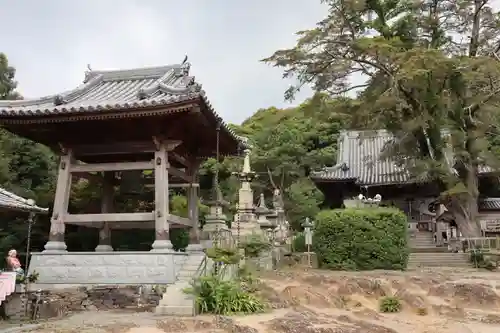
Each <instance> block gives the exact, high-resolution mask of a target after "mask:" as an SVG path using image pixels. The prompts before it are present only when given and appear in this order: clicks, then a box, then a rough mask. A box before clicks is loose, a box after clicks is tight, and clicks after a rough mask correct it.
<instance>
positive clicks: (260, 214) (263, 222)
mask: <svg viewBox="0 0 500 333" xmlns="http://www.w3.org/2000/svg"><path fill="white" fill-rule="evenodd" d="M268 214H269V208H267V207H266V202H265V199H264V194H263V193H261V194H260V199H259V205H258V206H257V207H256V208H255V215H257V222H258V223H259V226H260V227H261V229H266V228H268V227H270V226H271V223H270V222H269V220H268V219H267V216H268Z"/></svg>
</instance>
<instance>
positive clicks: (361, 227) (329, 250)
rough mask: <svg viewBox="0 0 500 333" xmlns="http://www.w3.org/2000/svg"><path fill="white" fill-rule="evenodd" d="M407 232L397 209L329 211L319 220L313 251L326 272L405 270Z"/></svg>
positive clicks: (318, 218) (401, 213) (320, 214)
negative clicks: (330, 270)
mask: <svg viewBox="0 0 500 333" xmlns="http://www.w3.org/2000/svg"><path fill="white" fill-rule="evenodd" d="M407 228H408V225H407V220H406V216H405V215H404V213H403V212H402V211H400V210H398V209H394V208H382V207H380V208H365V209H354V208H353V209H338V210H325V211H322V212H320V213H319V214H318V215H317V217H316V226H315V230H314V234H313V248H314V251H315V252H316V255H317V256H318V262H319V264H320V266H321V267H324V268H329V269H340V270H372V269H392V270H403V269H405V268H406V264H407V262H408V254H409V249H408V245H407Z"/></svg>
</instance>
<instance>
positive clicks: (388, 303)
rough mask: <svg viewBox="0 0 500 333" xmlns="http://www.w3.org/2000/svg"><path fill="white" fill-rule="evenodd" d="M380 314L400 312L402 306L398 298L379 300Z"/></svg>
mask: <svg viewBox="0 0 500 333" xmlns="http://www.w3.org/2000/svg"><path fill="white" fill-rule="evenodd" d="M379 308H380V312H386V313H395V312H399V311H401V308H402V305H401V301H400V300H399V298H397V297H394V296H387V297H384V298H381V299H380V304H379Z"/></svg>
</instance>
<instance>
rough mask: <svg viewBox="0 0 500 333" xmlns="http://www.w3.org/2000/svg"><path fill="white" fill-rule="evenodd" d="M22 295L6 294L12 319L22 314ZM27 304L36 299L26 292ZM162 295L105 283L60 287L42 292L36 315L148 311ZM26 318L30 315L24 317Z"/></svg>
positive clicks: (39, 316)
mask: <svg viewBox="0 0 500 333" xmlns="http://www.w3.org/2000/svg"><path fill="white" fill-rule="evenodd" d="M23 296H25V294H21V293H16V294H13V295H11V296H9V299H8V302H7V304H6V314H7V316H9V317H10V318H12V319H20V318H22V317H26V316H24V313H25V308H24V307H21V306H20V304H21V302H19V299H20V297H23ZM28 297H29V298H30V302H29V304H30V305H31V304H34V303H35V302H36V294H35V293H29V294H28ZM160 299H161V295H159V293H156V292H154V291H151V290H146V289H145V288H141V287H139V286H120V287H117V286H104V287H94V288H91V289H90V288H88V289H87V288H77V289H62V290H53V291H48V292H43V293H42V294H41V296H40V300H41V302H40V305H39V308H38V314H37V315H36V317H37V318H42V319H45V318H54V317H64V316H66V315H69V314H72V313H75V312H81V311H96V310H100V311H103V310H112V309H130V310H134V311H149V310H152V309H154V308H155V307H156V306H157V305H158V303H159V301H160ZM33 311H34V306H29V309H28V314H29V315H28V317H30V316H32V314H33ZM27 319H29V318H27Z"/></svg>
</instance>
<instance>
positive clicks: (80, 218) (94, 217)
mask: <svg viewBox="0 0 500 333" xmlns="http://www.w3.org/2000/svg"><path fill="white" fill-rule="evenodd" d="M154 219H155V218H154V214H153V212H149V213H107V214H66V215H65V216H64V222H66V223H82V222H84V223H94V222H140V221H154Z"/></svg>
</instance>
